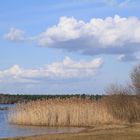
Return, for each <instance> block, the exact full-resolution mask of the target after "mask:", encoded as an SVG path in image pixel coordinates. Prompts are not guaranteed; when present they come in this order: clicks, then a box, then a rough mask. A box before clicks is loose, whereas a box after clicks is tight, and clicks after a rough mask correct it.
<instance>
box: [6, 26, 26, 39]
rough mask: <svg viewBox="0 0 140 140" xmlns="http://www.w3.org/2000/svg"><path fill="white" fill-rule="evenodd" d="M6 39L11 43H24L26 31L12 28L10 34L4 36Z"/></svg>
mask: <svg viewBox="0 0 140 140" xmlns="http://www.w3.org/2000/svg"><path fill="white" fill-rule="evenodd" d="M4 38H5V39H7V40H9V41H22V40H24V39H25V38H24V31H23V30H21V29H17V28H11V29H10V31H9V32H8V33H6V34H5V35H4Z"/></svg>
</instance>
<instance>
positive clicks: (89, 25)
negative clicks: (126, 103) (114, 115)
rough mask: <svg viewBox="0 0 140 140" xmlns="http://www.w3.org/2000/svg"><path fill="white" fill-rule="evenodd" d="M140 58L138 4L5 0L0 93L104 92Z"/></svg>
mask: <svg viewBox="0 0 140 140" xmlns="http://www.w3.org/2000/svg"><path fill="white" fill-rule="evenodd" d="M139 54H140V1H139V0H53V1H50V0H20V1H19V0H12V1H11V0H4V1H1V4H0V93H11V94H83V93H85V94H104V91H105V89H106V88H107V87H108V86H109V85H110V84H112V83H120V84H125V83H129V82H130V73H131V71H132V69H133V67H134V66H135V65H136V64H138V63H139V61H140V56H139Z"/></svg>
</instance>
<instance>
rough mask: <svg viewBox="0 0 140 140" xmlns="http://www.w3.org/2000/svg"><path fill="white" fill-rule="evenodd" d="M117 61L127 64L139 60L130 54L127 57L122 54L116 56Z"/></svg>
mask: <svg viewBox="0 0 140 140" xmlns="http://www.w3.org/2000/svg"><path fill="white" fill-rule="evenodd" d="M118 60H119V61H123V62H128V61H137V60H139V58H138V57H137V56H134V55H131V54H129V55H124V54H122V55H119V56H118Z"/></svg>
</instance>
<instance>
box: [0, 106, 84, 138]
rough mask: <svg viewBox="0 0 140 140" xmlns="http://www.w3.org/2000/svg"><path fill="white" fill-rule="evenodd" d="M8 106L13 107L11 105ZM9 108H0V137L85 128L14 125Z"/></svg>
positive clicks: (67, 131)
mask: <svg viewBox="0 0 140 140" xmlns="http://www.w3.org/2000/svg"><path fill="white" fill-rule="evenodd" d="M0 106H6V105H0ZM8 107H11V105H10V106H9V105H8ZM7 115H8V110H0V138H7V137H16V136H31V135H40V134H54V133H72V132H78V131H81V130H83V129H84V128H76V127H71V128H65V127H61V128H58V127H45V126H43V127H38V126H23V125H12V124H9V123H8V118H7Z"/></svg>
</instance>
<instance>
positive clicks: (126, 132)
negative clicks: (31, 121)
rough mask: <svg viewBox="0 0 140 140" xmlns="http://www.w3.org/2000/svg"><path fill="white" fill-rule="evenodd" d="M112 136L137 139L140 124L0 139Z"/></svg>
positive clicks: (60, 139) (99, 139)
mask: <svg viewBox="0 0 140 140" xmlns="http://www.w3.org/2000/svg"><path fill="white" fill-rule="evenodd" d="M114 137H118V139H117V140H139V139H140V124H139V123H138V124H137V123H136V124H124V125H118V124H107V125H97V126H93V127H88V128H85V129H84V130H81V131H79V132H73V133H59V134H42V135H33V136H25V137H13V138H0V140H46V139H47V140H73V139H74V140H84V139H86V140H88V139H89V140H90V139H93V140H94V139H95V140H102V139H105V140H106V139H108V140H114V139H113V138H114ZM122 138H123V139H122Z"/></svg>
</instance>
